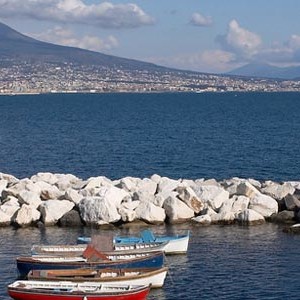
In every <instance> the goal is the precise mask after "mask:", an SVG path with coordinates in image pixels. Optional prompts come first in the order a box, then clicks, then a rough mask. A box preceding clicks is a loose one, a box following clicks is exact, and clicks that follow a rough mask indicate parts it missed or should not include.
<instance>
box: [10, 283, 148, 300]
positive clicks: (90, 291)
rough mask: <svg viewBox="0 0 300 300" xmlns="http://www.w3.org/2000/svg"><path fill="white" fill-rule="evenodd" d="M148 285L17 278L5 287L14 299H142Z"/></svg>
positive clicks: (146, 293) (145, 296) (144, 296)
mask: <svg viewBox="0 0 300 300" xmlns="http://www.w3.org/2000/svg"><path fill="white" fill-rule="evenodd" d="M149 290H150V286H144V285H134V286H128V285H120V286H119V285H106V284H99V283H96V282H83V283H74V282H68V281H49V282H48V281H35V280H19V281H15V282H14V283H12V284H9V285H8V287H7V292H8V294H9V296H10V297H11V298H13V299H15V300H144V299H146V298H147V295H148V294H149Z"/></svg>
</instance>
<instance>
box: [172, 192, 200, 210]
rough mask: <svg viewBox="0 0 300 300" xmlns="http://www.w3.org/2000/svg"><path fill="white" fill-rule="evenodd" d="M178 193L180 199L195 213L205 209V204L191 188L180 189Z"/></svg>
mask: <svg viewBox="0 0 300 300" xmlns="http://www.w3.org/2000/svg"><path fill="white" fill-rule="evenodd" d="M176 191H177V192H178V198H179V199H180V200H182V201H183V202H184V203H185V204H186V205H187V206H188V207H189V208H191V209H192V210H193V211H194V212H195V213H199V212H200V211H201V210H202V209H203V208H204V204H203V202H202V201H201V200H200V199H199V198H198V197H197V195H196V193H195V192H194V190H193V189H192V188H191V187H183V186H182V187H178V188H177V189H176Z"/></svg>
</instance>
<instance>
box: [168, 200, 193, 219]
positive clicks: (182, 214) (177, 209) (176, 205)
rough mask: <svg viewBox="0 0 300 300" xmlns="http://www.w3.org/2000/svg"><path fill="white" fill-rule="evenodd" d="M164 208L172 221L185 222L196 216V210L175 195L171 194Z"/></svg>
mask: <svg viewBox="0 0 300 300" xmlns="http://www.w3.org/2000/svg"><path fill="white" fill-rule="evenodd" d="M163 208H164V209H165V212H166V215H167V217H168V220H169V222H170V223H177V222H183V221H185V220H189V219H191V218H193V217H194V215H195V213H194V211H193V210H192V209H191V208H189V207H188V206H187V205H186V204H185V203H184V202H182V201H181V200H179V199H178V198H176V197H174V196H169V197H168V198H167V199H166V200H165V201H164V205H163Z"/></svg>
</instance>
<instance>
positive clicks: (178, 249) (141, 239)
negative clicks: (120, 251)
mask: <svg viewBox="0 0 300 300" xmlns="http://www.w3.org/2000/svg"><path fill="white" fill-rule="evenodd" d="M189 237H190V232H189V231H187V232H186V233H185V234H177V235H171V236H167V235H166V236H165V235H164V236H161V235H159V236H155V235H154V233H153V232H152V230H150V229H146V230H143V231H142V232H141V233H140V236H137V237H134V236H116V237H114V239H113V243H114V245H115V247H117V246H118V245H128V249H129V248H130V245H132V247H133V246H134V245H139V244H140V245H142V244H145V245H146V244H155V243H156V244H161V245H162V244H165V245H164V247H163V251H165V253H166V254H178V253H186V252H187V250H188V243H189ZM92 240H93V238H91V237H78V238H77V242H78V243H79V244H84V243H91V242H92Z"/></svg>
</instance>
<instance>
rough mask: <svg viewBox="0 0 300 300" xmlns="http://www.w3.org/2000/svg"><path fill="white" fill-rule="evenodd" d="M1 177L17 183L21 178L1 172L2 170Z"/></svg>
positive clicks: (10, 182)
mask: <svg viewBox="0 0 300 300" xmlns="http://www.w3.org/2000/svg"><path fill="white" fill-rule="evenodd" d="M0 179H1V180H7V182H8V183H9V184H12V183H17V182H18V181H19V179H18V178H16V177H15V176H13V175H10V174H5V173H1V172H0Z"/></svg>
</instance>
